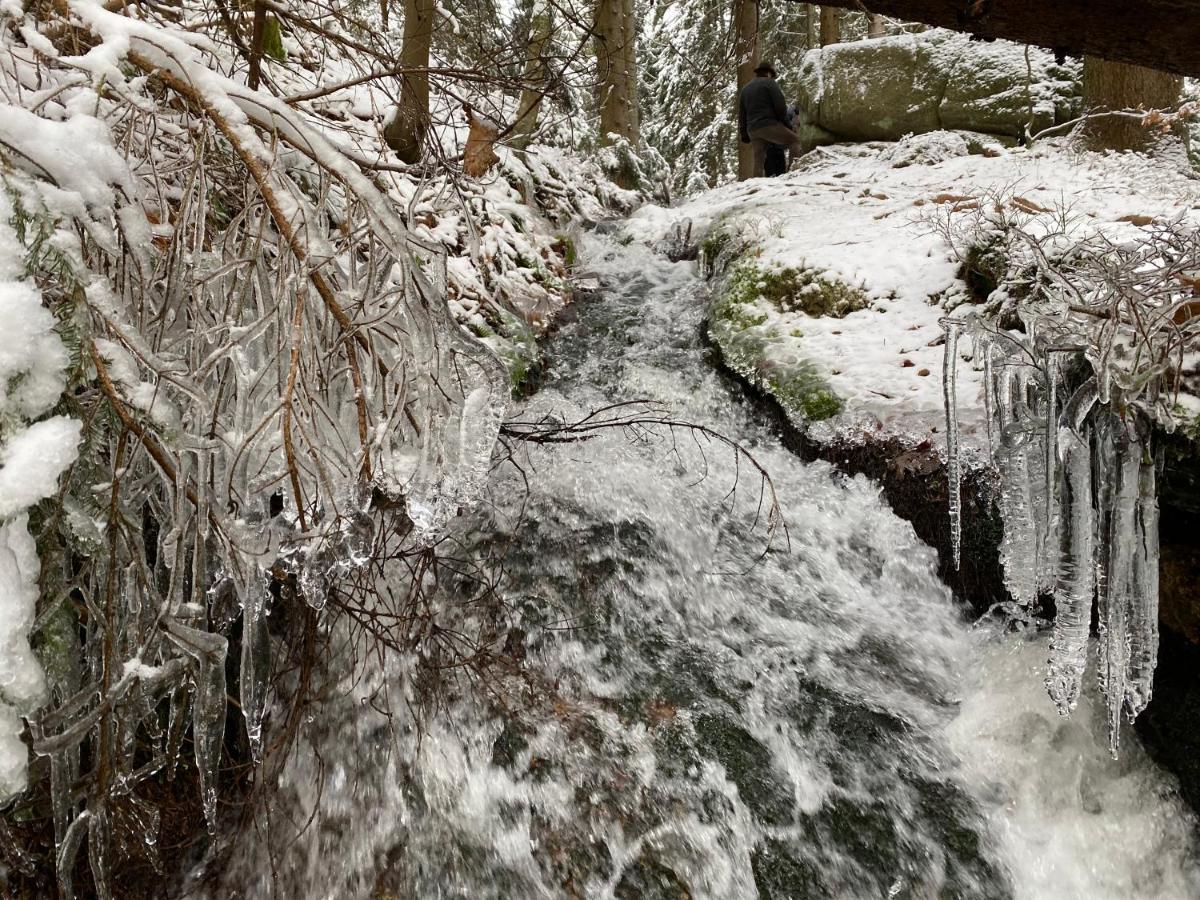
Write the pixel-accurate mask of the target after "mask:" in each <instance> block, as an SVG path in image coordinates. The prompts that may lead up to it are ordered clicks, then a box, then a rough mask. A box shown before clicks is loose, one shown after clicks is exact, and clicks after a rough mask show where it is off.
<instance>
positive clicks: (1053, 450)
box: [1037, 350, 1090, 589]
mask: <svg viewBox="0 0 1200 900" xmlns="http://www.w3.org/2000/svg"><path fill="white" fill-rule="evenodd" d="M1058 382H1059V367H1058V357H1057V356H1056V355H1055V353H1054V351H1053V350H1051V351H1049V352H1048V353H1047V354H1046V409H1045V415H1044V416H1043V417H1042V418H1043V421H1044V422H1045V433H1044V445H1045V446H1044V450H1045V452H1044V453H1043V454H1042V465H1043V471H1042V472H1041V478H1040V481H1039V483H1040V485H1041V488H1042V490H1041V493H1042V497H1041V498H1040V499H1041V503H1042V508H1041V510H1040V511H1039V513H1038V517H1037V521H1038V524H1039V526H1040V527H1039V529H1038V531H1039V534H1038V582H1039V583H1040V584H1041V585H1042V586H1044V587H1046V588H1047V589H1050V587H1051V579H1052V578H1053V572H1054V569H1055V566H1056V563H1057V554H1056V553H1055V551H1056V550H1057V549H1058V548H1057V547H1056V546H1055V541H1054V535H1055V534H1056V528H1055V520H1056V519H1057V509H1058V503H1057V502H1056V501H1057V499H1058V498H1057V489H1058V477H1057V465H1056V464H1057V462H1058ZM1077 433H1078V434H1079V435H1080V437H1081V439H1082V437H1083V435H1084V433H1085V432H1083V431H1081V430H1078V429H1077ZM1088 450H1089V453H1090V448H1088ZM1089 494H1090V492H1089ZM1089 502H1090V497H1089Z"/></svg>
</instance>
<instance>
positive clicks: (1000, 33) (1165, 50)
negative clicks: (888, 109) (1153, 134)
mask: <svg viewBox="0 0 1200 900" xmlns="http://www.w3.org/2000/svg"><path fill="white" fill-rule="evenodd" d="M822 5H823V6H840V7H842V8H844V9H855V10H858V11H859V12H867V13H878V14H881V15H885V16H891V17H893V18H896V19H901V20H904V21H907V22H924V23H925V24H927V25H937V26H939V27H941V28H950V29H953V30H955V31H963V32H966V33H968V34H973V35H977V36H978V37H980V38H984V39H991V38H1004V39H1005V40H1010V41H1017V42H1019V43H1023V44H1038V45H1040V46H1042V47H1047V48H1049V49H1051V50H1054V51H1056V52H1059V53H1063V54H1065V55H1068V56H1083V55H1084V54H1087V55H1090V56H1098V57H1101V58H1102V59H1111V60H1115V61H1117V62H1123V63H1132V64H1133V65H1137V66H1146V67H1147V68H1151V69H1161V70H1163V71H1165V72H1175V73H1177V74H1179V75H1191V76H1200V0H824V2H823V3H822Z"/></svg>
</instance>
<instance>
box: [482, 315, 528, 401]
mask: <svg viewBox="0 0 1200 900" xmlns="http://www.w3.org/2000/svg"><path fill="white" fill-rule="evenodd" d="M472 330H474V328H473V329H472ZM499 337H500V338H502V340H499V341H497V342H495V344H493V346H495V348H496V353H497V354H498V355H499V357H500V359H501V360H502V361H503V362H504V366H505V368H507V369H508V378H509V381H510V382H511V383H512V392H513V396H514V397H517V396H520V395H521V393H522V392H523V391H524V390H525V388H526V387H528V385H529V382H530V380H531V379H532V376H534V375H535V374H536V373H537V372H538V371H539V370H540V368H541V363H542V357H541V351H540V350H539V348H538V343H537V336H536V335H535V334H534V333H533V329H532V328H530V327H529V326H528V325H526V324H525V322H523V321H522V320H521V319H520V318H519V317H518V316H516V315H514V314H512V313H511V312H508V311H507V310H504V311H502V312H501V317H500V326H499Z"/></svg>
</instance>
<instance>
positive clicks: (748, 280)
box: [709, 262, 843, 422]
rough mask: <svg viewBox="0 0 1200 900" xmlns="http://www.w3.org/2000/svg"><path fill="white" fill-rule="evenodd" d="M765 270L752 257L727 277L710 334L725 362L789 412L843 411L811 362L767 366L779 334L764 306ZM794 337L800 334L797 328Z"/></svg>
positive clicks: (825, 414)
mask: <svg viewBox="0 0 1200 900" xmlns="http://www.w3.org/2000/svg"><path fill="white" fill-rule="evenodd" d="M764 282H766V283H772V279H771V278H770V277H769V276H768V277H767V278H765V279H764V277H763V274H762V270H761V269H759V268H758V267H757V266H755V265H754V264H752V263H748V262H743V263H740V264H738V265H737V266H735V267H734V268H733V270H732V271H731V272H730V273H729V276H728V278H726V279H725V283H724V289H723V290H722V291H721V292H720V293H719V294H718V296H717V300H716V301H715V302H714V304H713V307H712V310H711V311H710V316H709V334H710V335H711V336H712V338H713V340H714V341H716V343H717V344H718V346H720V348H721V352H722V354H723V355H724V357H725V362H726V364H727V365H728V366H729V367H730V368H732V369H733V370H734V371H735V372H737V373H739V374H740V375H742V376H743V377H745V378H747V379H749V380H750V381H751V382H753V383H754V384H756V385H758V386H759V387H761V388H763V389H764V390H766V391H768V392H769V393H770V394H771V395H772V396H773V397H774V398H775V399H776V400H778V401H779V403H780V404H781V405H782V406H783V408H784V409H785V410H786V411H787V413H788V414H789V415H790V416H793V417H795V418H799V419H802V420H805V421H814V422H815V421H820V420H822V419H828V418H830V417H831V416H835V415H837V414H838V413H839V412H841V411H842V408H843V404H842V400H841V399H840V398H839V397H838V396H837V394H835V393H834V392H833V390H832V389H831V388H830V387H829V385H828V383H827V382H826V381H825V379H824V378H823V377H822V376H821V375H820V374H819V373H818V372H817V370H816V369H815V368H814V367H813V366H812V365H811V364H805V363H801V364H799V365H794V366H790V367H788V368H786V369H774V370H772V371H770V372H766V371H764V367H763V362H764V360H765V358H766V356H767V350H768V346H769V345H770V344H771V343H773V342H775V341H777V340H778V339H779V337H780V336H779V334H778V332H777V331H776V330H775V329H774V328H773V327H771V326H768V325H767V324H766V322H767V319H768V318H769V317H768V315H767V313H766V312H765V311H764V310H763V308H762V303H763V299H764V298H763V296H762V293H761V291H762V286H763V284H764ZM792 336H793V337H801V336H802V334H801V333H798V330H793V332H792Z"/></svg>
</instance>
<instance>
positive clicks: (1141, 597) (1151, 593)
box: [1125, 443, 1158, 722]
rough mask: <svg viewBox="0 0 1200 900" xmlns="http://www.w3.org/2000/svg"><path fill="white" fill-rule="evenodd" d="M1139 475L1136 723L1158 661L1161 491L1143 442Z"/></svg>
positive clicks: (1128, 693) (1132, 665) (1132, 687)
mask: <svg viewBox="0 0 1200 900" xmlns="http://www.w3.org/2000/svg"><path fill="white" fill-rule="evenodd" d="M1132 449H1134V450H1136V451H1138V455H1139V456H1140V457H1141V459H1140V465H1139V474H1138V498H1137V511H1136V515H1137V528H1136V530H1135V531H1134V534H1133V540H1134V541H1135V542H1136V545H1135V547H1134V549H1133V573H1132V577H1131V578H1130V582H1129V587H1130V591H1129V660H1128V663H1127V669H1126V678H1125V712H1126V714H1127V715H1128V716H1129V721H1130V722H1132V721H1133V720H1134V719H1136V718H1137V716H1138V714H1139V713H1140V712H1141V711H1142V710H1143V709H1145V708H1146V704H1148V703H1149V702H1150V695H1151V693H1152V692H1153V690H1154V669H1155V666H1156V665H1157V663H1158V492H1157V484H1156V477H1155V476H1156V470H1157V464H1156V460H1155V459H1154V457H1153V456H1152V455H1151V453H1150V452H1149V448H1148V447H1146V446H1145V445H1143V444H1140V443H1136V444H1134V446H1133V448H1132Z"/></svg>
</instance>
